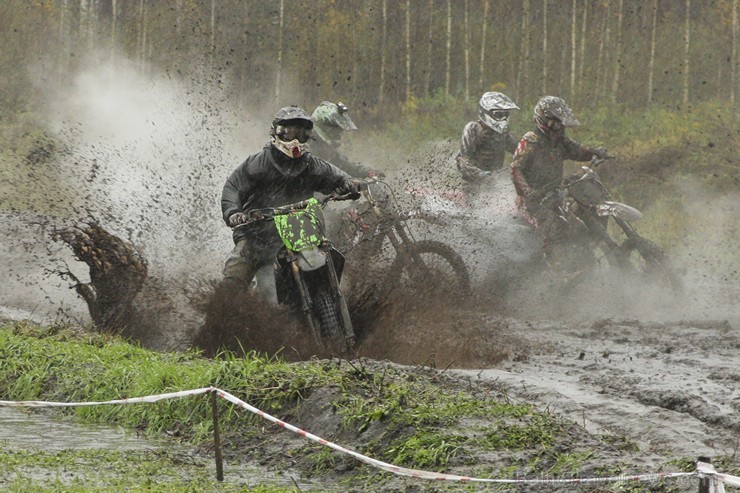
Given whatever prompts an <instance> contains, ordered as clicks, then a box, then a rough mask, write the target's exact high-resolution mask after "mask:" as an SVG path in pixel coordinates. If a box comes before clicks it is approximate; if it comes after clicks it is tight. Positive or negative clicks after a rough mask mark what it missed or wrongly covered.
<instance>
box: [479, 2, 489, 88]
mask: <svg viewBox="0 0 740 493" xmlns="http://www.w3.org/2000/svg"><path fill="white" fill-rule="evenodd" d="M487 31H488V0H483V29H482V32H481V39H480V66H479V69H478V91H479V92H485V91H484V89H483V73H484V70H483V68H484V67H485V66H486V34H487Z"/></svg>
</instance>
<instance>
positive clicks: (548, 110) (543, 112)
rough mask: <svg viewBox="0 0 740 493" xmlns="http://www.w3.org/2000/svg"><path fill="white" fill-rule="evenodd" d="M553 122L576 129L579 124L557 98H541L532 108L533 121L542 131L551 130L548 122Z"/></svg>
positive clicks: (563, 103) (566, 106)
mask: <svg viewBox="0 0 740 493" xmlns="http://www.w3.org/2000/svg"><path fill="white" fill-rule="evenodd" d="M552 120H555V121H557V122H559V123H560V125H562V126H563V127H566V128H567V127H577V126H579V125H580V124H581V122H579V121H578V120H577V119H576V117H575V116H573V111H572V110H571V109H570V108H569V107H568V105H567V104H566V103H565V101H563V100H562V99H561V98H559V97H557V96H543V97H541V98H540V100H539V101H537V104H536V105H535V107H534V121H535V123H536V124H537V126H538V127H539V128H540V129H541V130H543V131H548V130H550V129H551V125H550V122H551V121H552Z"/></svg>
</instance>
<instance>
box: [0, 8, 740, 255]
mask: <svg viewBox="0 0 740 493" xmlns="http://www.w3.org/2000/svg"><path fill="white" fill-rule="evenodd" d="M738 10H739V7H738V0H711V1H698V0H648V1H642V0H640V1H638V0H612V1H605V0H600V1H593V0H516V1H515V0H454V1H453V0H398V1H392V0H343V1H340V0H315V1H299V0H275V1H254V0H241V1H237V0H169V1H153V0H129V1H125V0H5V1H3V2H1V3H0V19H2V25H3V30H2V33H0V74H1V75H0V88H1V91H0V157H1V158H2V160H1V161H0V172H2V176H3V177H4V178H6V179H7V180H9V181H12V182H13V187H3V188H4V189H5V190H3V192H4V193H3V195H4V197H0V207H3V208H31V209H35V210H37V211H38V212H48V211H45V210H43V209H44V205H43V204H40V203H39V202H42V203H43V200H42V201H33V200H31V201H28V200H24V201H23V202H22V205H19V204H21V202H20V201H19V199H18V197H20V196H24V194H25V196H27V195H28V194H29V193H32V192H33V190H37V189H38V188H39V183H38V180H39V177H43V175H44V173H43V170H39V169H36V170H35V171H34V173H33V175H34V181H33V182H28V180H26V182H24V180H23V177H24V176H27V173H26V172H25V171H24V169H25V168H24V167H25V166H28V164H29V162H31V163H32V164H33V163H35V166H36V168H39V167H43V163H40V161H43V159H42V158H45V157H48V154H50V153H52V151H53V150H59V146H56V147H55V146H54V145H52V144H49V141H50V139H52V140H53V139H54V135H52V134H50V132H49V130H48V128H46V126H45V124H44V120H45V118H46V117H47V114H46V112H47V111H48V110H47V106H46V105H48V102H49V100H52V99H55V98H56V99H59V98H63V97H64V96H63V95H64V90H65V88H67V87H69V86H70V85H72V84H74V83H75V81H76V80H78V78H79V74H80V73H82V72H84V71H85V70H90V67H106V68H107V69H108V70H110V73H112V74H114V76H115V74H116V71H118V73H121V74H123V73H131V72H132V71H133V72H135V73H137V74H139V75H141V76H142V77H165V78H169V79H172V80H178V81H185V82H184V83H185V84H186V85H188V87H190V88H196V87H197V88H199V89H193V91H195V92H198V91H200V92H202V93H209V95H210V94H211V93H216V94H217V96H216V98H214V99H212V103H213V105H212V106H210V107H209V105H206V107H205V111H206V112H208V111H209V110H210V111H213V112H218V111H220V109H221V108H223V107H228V108H229V109H230V111H231V112H232V114H233V115H235V116H236V118H242V117H243V119H244V120H248V121H250V122H252V123H253V125H254V126H255V127H257V128H259V132H261V134H262V135H263V136H264V140H266V134H267V126H268V122H269V119H270V118H271V115H272V114H274V112H275V111H276V110H277V108H279V107H281V106H284V105H286V104H298V105H302V106H304V107H306V108H307V109H308V110H309V111H311V110H312V108H314V107H315V106H316V105H317V104H318V103H319V102H321V101H322V100H326V99H329V100H334V101H343V102H345V103H346V104H348V105H349V107H350V109H351V112H352V113H351V114H352V117H353V119H354V120H355V121H356V123H357V124H358V126H359V127H360V129H361V131H360V132H357V135H355V136H354V138H353V139H352V140H350V142H349V143H348V144H347V145H346V149H345V152H347V153H349V154H351V155H352V156H353V157H355V158H357V159H359V160H363V161H368V160H370V159H377V160H379V161H384V162H381V163H379V164H380V165H381V167H385V168H386V169H387V168H393V166H394V162H395V163H398V162H403V161H404V160H405V158H406V157H407V156H409V155H414V154H416V153H418V152H419V150H420V149H424V148H425V147H426V146H427V145H428V144H429V143H430V142H434V141H440V140H446V141H449V142H457V141H458V140H459V138H460V137H459V136H460V134H461V131H462V128H463V126H464V125H465V123H466V122H467V121H469V120H471V119H474V118H475V111H476V104H477V101H478V98H479V97H480V94H481V93H482V92H484V91H488V90H499V91H502V92H505V93H506V94H508V95H509V96H510V97H511V98H512V99H513V100H514V101H516V102H517V104H518V105H519V107H520V108H521V110H522V111H520V112H518V113H517V114H516V115H515V117H514V119H513V122H512V127H513V131H514V133H515V134H518V135H521V134H523V133H524V132H526V131H527V130H529V129H530V128H531V126H532V123H531V110H532V107H533V105H534V103H535V102H536V101H537V99H538V98H539V97H540V96H542V95H545V94H552V95H558V96H561V97H563V98H565V99H566V101H567V102H568V103H569V104H570V106H571V107H572V108H573V109H574V111H575V113H576V115H577V116H578V117H579V118H580V120H581V122H582V124H583V125H582V127H581V128H579V129H577V130H576V131H574V132H572V136H574V137H575V138H576V139H577V140H579V141H581V142H586V143H603V144H605V145H607V147H608V148H609V149H610V150H611V151H612V152H613V153H616V154H617V155H619V156H620V157H622V158H625V164H624V165H622V166H619V167H614V169H613V170H608V171H605V173H606V174H607V176H606V178H607V180H608V181H609V185H610V186H611V187H613V192H615V195H617V196H619V197H620V198H622V199H623V200H625V201H628V202H630V203H633V204H634V205H636V206H638V207H642V208H644V207H650V208H652V211H651V212H652V214H651V216H652V217H653V218H654V219H653V224H652V225H651V224H650V223H649V222H648V225H647V228H648V230H650V229H656V226H658V225H659V228H657V229H659V231H654V233H655V234H657V236H658V238H657V239H658V240H659V241H663V242H666V241H674V240H675V239H676V238H678V237H681V235H682V233H683V232H684V231H685V230H687V229H688V228H689V227H692V228H693V227H695V226H696V225H695V224H694V225H692V224H691V222H692V219H691V215H690V214H687V213H685V214H682V215H679V214H675V212H676V210H678V209H677V208H681V207H684V206H685V205H686V204H685V202H686V197H685V196H684V195H683V194H684V192H686V187H685V186H683V185H680V184H681V183H683V184H684V185H686V186H690V187H701V189H702V190H703V191H709V192H710V193H723V194H724V193H729V194H730V195H731V196H732V197H733V200H731V201H730V204H731V207H737V202H736V198H737V195H735V194H736V193H737V191H738V183H739V180H738V160H737V156H736V155H737V149H738V133H737V124H738V112H737V106H738V102H737V99H738V97H740V74H739V69H738V66H739V63H738V60H739V58H740V57H739V56H738ZM142 80H144V79H142ZM182 103H183V104H188V105H189V104H191V102H190V101H182ZM201 108H202V107H201ZM215 131H217V129H216V130H215ZM222 137H223V138H229V137H230V136H229V135H224V136H222ZM454 145H456V144H454ZM257 149H258V147H253V148H250V150H249V152H255V151H256V150H257ZM378 149H384V150H385V151H386V152H385V154H384V155H382V156H380V157H377V158H376V157H375V154H373V152H376V153H377V150H378ZM363 157H365V159H362V158H363ZM199 159H201V158H199ZM628 159H631V161H629V163H628V164H627V160H628ZM371 164H373V163H371ZM231 165H235V163H231ZM47 178H48V179H49V180H51V181H53V180H54V177H53V176H51V175H50V176H48V177H47ZM42 179H43V178H42ZM6 183H7V182H6ZM677 184H679V185H680V186H678V187H677ZM669 185H670V186H669ZM11 188H12V190H11ZM682 204H683V205H682ZM732 204H734V205H732ZM684 212H685V210H684ZM692 231H695V228H694V229H692ZM654 236H655V235H654Z"/></svg>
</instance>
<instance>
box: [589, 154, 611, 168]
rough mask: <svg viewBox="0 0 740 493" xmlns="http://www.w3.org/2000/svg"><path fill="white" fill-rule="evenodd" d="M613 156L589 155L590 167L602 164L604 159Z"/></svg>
mask: <svg viewBox="0 0 740 493" xmlns="http://www.w3.org/2000/svg"><path fill="white" fill-rule="evenodd" d="M615 157H616V156H605V157H598V156H596V155H594V156H592V157H591V163H590V167H591V168H595V167H597V166H598V165H600V164H602V163H603V162H604V161H606V160H608V159H614V158H615Z"/></svg>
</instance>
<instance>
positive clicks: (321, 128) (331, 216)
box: [311, 101, 385, 254]
mask: <svg viewBox="0 0 740 493" xmlns="http://www.w3.org/2000/svg"><path fill="white" fill-rule="evenodd" d="M348 111H349V108H347V106H346V105H345V104H344V103H342V102H338V103H333V102H331V101H322V102H321V104H320V105H318V106H317V107H316V109H315V110H314V111H313V113H312V115H311V118H312V119H313V121H314V131H315V139H314V141H313V142H312V143H311V153H312V154H313V155H315V156H318V157H320V158H322V159H326V160H328V161H329V162H331V163H332V164H334V165H335V166H336V167H337V168H339V169H341V170H342V171H345V172H346V173H349V174H350V175H352V176H354V177H356V178H373V177H378V178H384V177H385V173H383V172H382V171H381V170H378V169H375V168H371V167H369V166H366V165H364V164H362V163H359V162H353V161H351V160H350V159H349V158H348V157H347V156H346V155H344V154H343V153H342V152H341V151H340V150H339V146H340V145H341V144H342V136H343V135H344V133H345V132H348V131H351V130H357V126H356V125H355V123H354V122H353V121H352V118H350V116H349V114H348ZM379 192H382V189H381V190H375V193H376V194H377V193H379ZM367 213H368V206H367V204H366V203H363V204H359V205H355V204H352V205H347V206H345V207H341V206H340V207H336V208H334V209H332V210H330V211H326V213H325V217H326V219H327V227H328V229H329V237H330V238H332V239H333V240H334V241H335V244H336V247H337V249H338V250H339V251H341V252H343V253H345V254H347V253H349V252H350V251H351V250H352V248H353V247H354V245H353V239H354V238H355V236H356V234H357V232H356V228H358V227H365V228H369V227H370V226H369V224H368V221H370V219H371V218H370V217H368V216H369V215H368V214H367ZM363 216H364V217H365V218H364V219H363Z"/></svg>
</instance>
